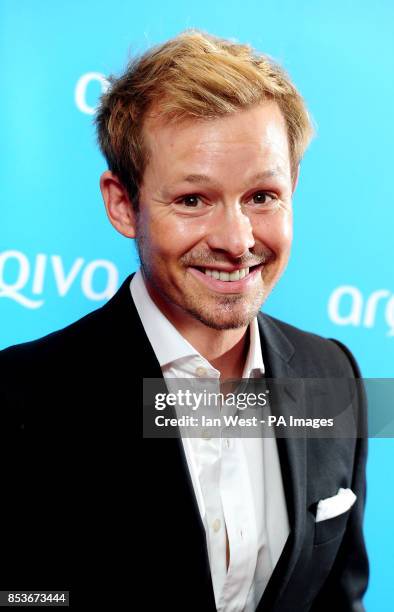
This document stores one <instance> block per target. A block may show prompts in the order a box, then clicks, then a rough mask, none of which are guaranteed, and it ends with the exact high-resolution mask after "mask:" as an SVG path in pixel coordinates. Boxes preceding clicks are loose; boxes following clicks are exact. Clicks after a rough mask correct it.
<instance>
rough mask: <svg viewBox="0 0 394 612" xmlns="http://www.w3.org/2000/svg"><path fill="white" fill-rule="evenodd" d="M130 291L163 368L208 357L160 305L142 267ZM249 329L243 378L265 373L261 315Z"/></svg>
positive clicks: (134, 277)
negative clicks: (155, 300)
mask: <svg viewBox="0 0 394 612" xmlns="http://www.w3.org/2000/svg"><path fill="white" fill-rule="evenodd" d="M130 292H131V296H132V298H133V300H134V304H135V307H136V309H137V312H138V314H139V317H140V319H141V322H142V324H143V326H144V329H145V332H146V335H147V336H148V340H149V342H150V343H151V345H152V348H153V350H154V352H155V355H156V358H157V360H158V362H159V364H160V367H161V368H163V366H168V365H169V364H172V363H174V362H175V361H178V360H179V359H183V358H187V357H190V358H193V357H199V358H200V359H202V360H204V358H203V357H202V355H200V353H199V352H198V351H197V350H196V349H195V348H194V347H193V346H192V345H191V344H190V342H188V341H187V340H186V338H184V337H183V336H182V335H181V334H180V333H179V331H178V330H177V329H176V327H175V326H174V325H173V324H172V323H170V321H169V320H168V319H167V317H165V316H164V314H163V313H162V312H161V310H160V309H159V308H158V307H157V306H156V304H155V303H154V301H153V300H152V298H151V297H150V295H149V293H148V290H147V288H146V286H145V282H144V279H143V276H142V272H141V269H139V270H138V271H137V272H136V273H135V275H134V276H133V278H132V279H131V282H130ZM249 329H250V344H249V352H248V355H247V358H246V362H245V367H244V371H243V378H253V377H255V376H261V375H262V374H264V363H263V357H262V353H261V343H260V332H259V326H258V322H257V317H255V318H254V319H253V320H252V321H251V323H250V325H249ZM211 367H212V366H211Z"/></svg>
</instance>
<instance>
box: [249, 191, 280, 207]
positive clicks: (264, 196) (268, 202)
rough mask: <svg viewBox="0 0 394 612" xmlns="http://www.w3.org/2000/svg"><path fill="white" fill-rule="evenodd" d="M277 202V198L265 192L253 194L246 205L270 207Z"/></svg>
mask: <svg viewBox="0 0 394 612" xmlns="http://www.w3.org/2000/svg"><path fill="white" fill-rule="evenodd" d="M277 202H278V198H277V197H276V196H275V195H274V194H272V193H268V192H267V191H257V192H256V193H254V194H253V195H252V196H251V197H250V198H249V200H248V203H251V204H255V205H256V207H259V206H261V207H264V208H267V207H272V206H274V205H276V204H277Z"/></svg>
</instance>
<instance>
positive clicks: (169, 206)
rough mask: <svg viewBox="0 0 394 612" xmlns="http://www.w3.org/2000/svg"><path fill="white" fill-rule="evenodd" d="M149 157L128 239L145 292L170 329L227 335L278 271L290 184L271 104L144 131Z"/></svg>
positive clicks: (281, 132)
mask: <svg viewBox="0 0 394 612" xmlns="http://www.w3.org/2000/svg"><path fill="white" fill-rule="evenodd" d="M144 137H145V143H146V146H147V150H148V151H149V160H148V164H147V167H146V170H145V173H144V177H143V182H142V185H141V189H140V199H139V206H140V208H139V213H138V216H137V222H136V239H137V245H138V251H139V254H140V259H141V266H142V270H143V274H144V278H145V282H146V284H147V287H148V290H149V293H150V295H151V297H152V298H153V299H154V301H155V302H156V303H157V305H158V306H159V307H160V308H161V309H162V311H163V312H164V313H165V314H166V315H167V316H168V317H169V318H170V319H171V320H172V321H173V322H174V323H175V325H178V327H182V326H183V325H185V324H187V322H188V321H189V322H190V317H192V318H193V319H198V320H199V321H201V322H202V323H204V324H205V325H207V326H208V327H211V328H214V329H235V328H241V327H244V326H246V325H248V323H249V322H250V321H251V320H252V319H253V318H254V317H255V316H256V314H257V312H258V311H259V309H260V306H261V305H262V303H263V302H264V300H265V299H266V297H267V296H268V294H269V293H270V291H271V289H272V287H273V286H274V285H275V283H276V282H277V280H278V279H279V277H280V276H281V274H282V272H283V270H284V269H285V267H286V264H287V261H288V257H289V252H290V246H291V239H292V209H291V196H292V191H293V189H292V178H291V169H290V158H289V148H288V139H287V132H286V124H285V121H284V119H283V116H282V114H281V112H280V110H279V108H278V106H277V105H276V104H275V103H274V102H265V103H263V104H261V105H259V106H256V107H254V108H251V109H248V110H241V111H239V112H237V113H234V114H232V115H227V116H225V117H222V118H217V119H211V120H188V121H183V122H180V123H178V124H176V123H173V124H164V123H161V122H160V120H159V119H157V118H153V117H149V118H148V119H147V120H146V123H145V126H144Z"/></svg>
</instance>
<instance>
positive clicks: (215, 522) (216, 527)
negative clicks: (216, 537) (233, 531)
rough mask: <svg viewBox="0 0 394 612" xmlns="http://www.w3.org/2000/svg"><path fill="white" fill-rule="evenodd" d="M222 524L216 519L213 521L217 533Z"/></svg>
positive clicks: (213, 527)
mask: <svg viewBox="0 0 394 612" xmlns="http://www.w3.org/2000/svg"><path fill="white" fill-rule="evenodd" d="M221 525H222V524H221V522H220V519H216V520H215V521H213V523H212V529H213V530H214V532H215V533H217V532H218V531H219V529H220V527H221Z"/></svg>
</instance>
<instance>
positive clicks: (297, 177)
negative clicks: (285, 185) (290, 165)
mask: <svg viewBox="0 0 394 612" xmlns="http://www.w3.org/2000/svg"><path fill="white" fill-rule="evenodd" d="M299 178H300V164H298V166H297V172H296V175H295V177H294V179H293V185H292V192H291V193H292V194H293V193H294V192H295V190H296V187H297V184H298V179H299Z"/></svg>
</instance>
